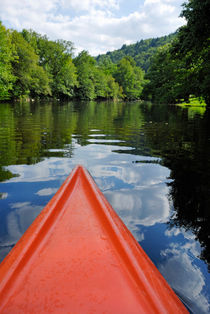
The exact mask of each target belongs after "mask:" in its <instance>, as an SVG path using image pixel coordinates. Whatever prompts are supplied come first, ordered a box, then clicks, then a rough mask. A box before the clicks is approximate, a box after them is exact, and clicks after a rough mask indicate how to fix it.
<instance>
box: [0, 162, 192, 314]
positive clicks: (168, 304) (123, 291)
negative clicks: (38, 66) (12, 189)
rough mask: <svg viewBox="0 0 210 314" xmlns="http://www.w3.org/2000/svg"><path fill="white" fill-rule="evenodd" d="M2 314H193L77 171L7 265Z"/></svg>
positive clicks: (2, 272)
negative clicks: (189, 313) (190, 313)
mask: <svg viewBox="0 0 210 314" xmlns="http://www.w3.org/2000/svg"><path fill="white" fill-rule="evenodd" d="M0 312H1V313H49V312H50V313H126V314H128V313H129V314H130V313H132V314H134V313H188V312H187V310H186V309H185V307H184V305H183V304H182V303H181V301H180V300H179V298H178V297H177V296H176V294H175V293H174V292H173V290H172V289H171V288H170V287H169V285H168V284H167V283H166V281H165V279H164V278H163V277H162V275H161V274H160V273H159V271H158V270H157V268H156V267H155V266H154V265H153V263H152V262H151V260H150V259H149V257H148V256H147V255H146V253H145V252H144V251H143V249H142V248H141V247H140V245H139V244H138V243H137V241H136V240H135V239H134V237H133V236H132V235H131V233H130V232H129V231H128V229H127V228H126V226H125V225H124V223H123V222H122V221H121V220H120V218H119V217H118V216H117V214H116V213H115V212H114V210H113V209H112V208H111V206H110V204H109V203H108V201H107V200H106V199H105V197H104V196H103V194H102V193H101V191H100V190H99V188H98V187H97V185H96V184H95V182H94V181H93V179H92V177H91V176H90V175H89V173H88V172H87V170H85V169H84V168H83V167H82V166H77V167H76V168H75V169H74V170H73V171H72V173H71V175H70V176H69V177H68V178H67V179H66V181H65V182H64V183H63V185H62V186H61V188H60V189H59V190H58V192H57V193H56V194H55V196H54V197H53V198H52V199H51V201H50V202H49V203H48V204H47V206H46V207H45V208H44V209H43V211H42V212H41V213H40V214H39V216H38V217H37V218H36V219H35V221H34V222H33V223H32V225H31V226H30V227H29V228H28V230H27V231H26V232H25V233H24V235H23V236H22V238H21V239H20V240H19V241H18V243H17V244H16V246H15V247H14V248H13V249H12V250H11V252H10V253H9V254H8V256H7V257H6V258H5V259H4V261H3V262H2V263H1V265H0Z"/></svg>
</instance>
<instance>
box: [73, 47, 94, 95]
mask: <svg viewBox="0 0 210 314" xmlns="http://www.w3.org/2000/svg"><path fill="white" fill-rule="evenodd" d="M95 63H96V61H95V60H94V58H93V57H91V56H90V55H89V54H88V52H87V51H82V52H80V53H79V55H78V56H77V57H76V58H75V59H74V64H75V66H76V68H77V73H78V82H79V84H78V87H77V88H76V97H78V98H80V99H90V100H91V99H95V98H96V96H97V95H96V92H95V83H94V80H95Z"/></svg>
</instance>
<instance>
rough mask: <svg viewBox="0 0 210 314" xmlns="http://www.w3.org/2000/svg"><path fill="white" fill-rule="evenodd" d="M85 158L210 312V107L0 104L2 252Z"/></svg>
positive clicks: (152, 252) (175, 278)
mask: <svg viewBox="0 0 210 314" xmlns="http://www.w3.org/2000/svg"><path fill="white" fill-rule="evenodd" d="M77 164H82V165H84V166H85V167H86V168H87V169H88V170H89V172H90V173H91V175H92V176H93V178H94V180H95V181H96V183H97V184H98V186H99V188H100V189H101V190H102V192H103V193H104V194H105V196H106V198H107V199H108V201H109V202H110V203H111V205H112V207H113V208H114V209H115V210H116V212H117V213H118V214H119V216H120V217H121V218H122V220H123V221H124V223H125V224H126V225H127V227H128V228H129V230H130V231H131V232H132V234H133V235H134V237H135V238H136V239H137V241H138V242H139V243H140V245H141V246H142V247H143V249H144V250H145V251H146V253H147V254H148V256H149V257H150V258H151V260H152V261H153V263H154V264H155V265H156V266H157V267H158V269H159V270H160V272H161V273H162V274H163V276H164V277H165V279H166V280H167V281H168V283H169V284H170V285H171V286H172V288H173V289H174V290H175V291H176V293H177V294H178V295H179V297H180V298H181V299H182V300H183V302H184V303H185V304H186V305H187V306H188V307H189V308H190V309H191V311H192V312H193V313H208V312H209V311H210V274H209V271H210V114H209V112H208V111H206V112H204V110H203V108H197V109H196V110H195V109H188V108H180V107H178V106H166V105H152V104H151V103H143V102H130V103H124V102H88V103H86V102H68V103H55V102H46V103H22V104H20V103H16V104H0V260H2V259H3V258H4V257H5V256H6V254H7V253H8V252H9V251H10V250H11V248H12V247H13V246H14V245H15V243H16V242H17V240H18V239H19V238H20V237H21V235H22V234H23V233H24V231H25V230H26V229H27V228H28V227H29V225H30V224H31V223H32V221H33V220H34V219H35V217H36V216H37V215H38V214H39V212H40V211H41V210H42V208H43V207H44V206H45V205H46V204H47V202H48V201H49V200H50V199H51V197H52V196H53V195H54V193H55V192H56V191H57V189H58V188H59V187H60V185H61V183H62V182H63V181H64V180H65V178H66V177H67V176H68V175H69V173H70V172H71V170H72V169H73V168H74V167H75V165H77Z"/></svg>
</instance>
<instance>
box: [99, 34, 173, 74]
mask: <svg viewBox="0 0 210 314" xmlns="http://www.w3.org/2000/svg"><path fill="white" fill-rule="evenodd" d="M175 36H176V33H173V34H170V35H168V36H163V37H158V38H150V39H145V40H143V39H142V40H141V41H139V42H137V43H136V44H132V45H123V46H122V48H120V49H118V50H114V51H112V52H110V51H108V52H107V53H106V54H102V55H99V56H97V57H96V61H97V62H98V63H99V64H100V63H101V62H104V60H105V59H108V60H111V61H112V62H113V63H118V62H119V61H120V60H121V59H122V58H123V57H125V56H131V57H133V58H134V60H135V61H136V65H137V66H139V67H141V68H142V69H143V70H144V71H146V72H147V70H148V68H149V64H150V58H151V56H152V55H153V54H154V53H155V52H156V50H157V48H158V47H160V46H163V45H165V44H167V43H170V42H171V41H172V40H173V39H174V38H175Z"/></svg>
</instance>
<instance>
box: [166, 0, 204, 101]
mask: <svg viewBox="0 0 210 314" xmlns="http://www.w3.org/2000/svg"><path fill="white" fill-rule="evenodd" d="M181 16H182V17H184V18H185V19H186V20H187V24H186V25H185V26H183V27H181V28H180V29H179V32H178V36H177V40H176V41H175V43H174V44H173V50H172V52H173V54H174V56H175V57H176V58H177V59H183V58H184V59H185V67H186V69H189V68H191V69H192V68H193V69H194V72H193V76H192V77H191V80H192V81H193V84H194V90H193V93H194V94H195V95H196V96H203V97H204V98H205V101H206V103H207V104H208V105H209V106H210V88H209V86H210V85H209V84H210V18H209V17H210V0H189V1H188V2H187V3H184V5H183V11H182V13H181Z"/></svg>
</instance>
